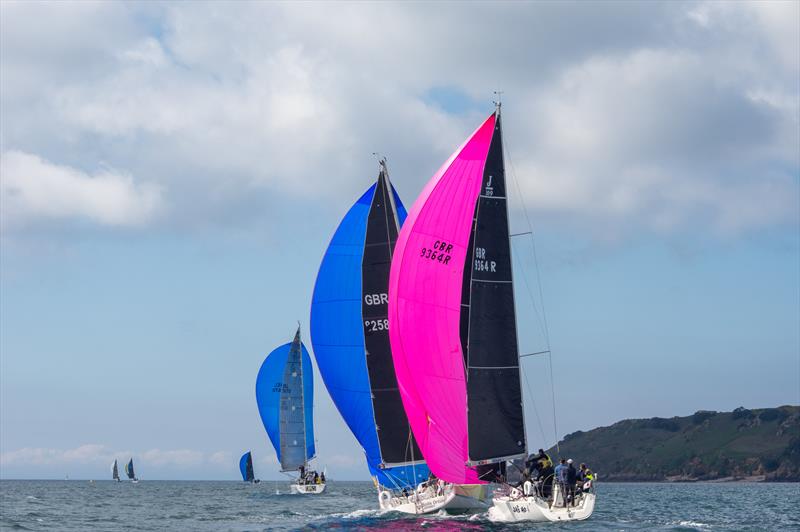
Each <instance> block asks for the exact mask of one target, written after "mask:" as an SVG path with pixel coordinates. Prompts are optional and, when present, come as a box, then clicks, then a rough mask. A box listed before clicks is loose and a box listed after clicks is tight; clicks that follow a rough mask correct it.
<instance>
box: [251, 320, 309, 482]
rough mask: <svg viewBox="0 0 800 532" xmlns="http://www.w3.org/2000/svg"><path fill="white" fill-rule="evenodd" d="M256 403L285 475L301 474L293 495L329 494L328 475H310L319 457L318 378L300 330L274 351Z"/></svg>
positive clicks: (263, 368) (264, 366) (260, 377)
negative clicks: (316, 428)
mask: <svg viewBox="0 0 800 532" xmlns="http://www.w3.org/2000/svg"><path fill="white" fill-rule="evenodd" d="M256 402H257V403H258V412H259V414H260V415H261V421H262V422H263V423H264V428H265V429H266V431H267V434H268V435H269V439H270V442H272V446H273V447H274V448H275V452H276V453H277V455H278V460H279V461H280V463H281V472H282V473H286V472H295V471H296V472H298V477H297V479H296V481H295V482H294V483H293V484H292V485H291V490H292V493H299V494H318V493H322V492H323V491H325V474H324V473H322V474H319V473H317V472H316V471H313V470H311V471H309V469H308V463H309V461H311V460H312V459H313V458H314V456H315V454H316V448H315V444H314V424H313V408H314V407H313V405H314V374H313V369H312V366H311V358H310V357H309V355H308V351H307V350H306V346H305V345H303V343H302V342H301V341H300V327H299V326H298V327H297V332H296V333H295V335H294V340H293V341H292V342H290V343H287V344H283V345H282V346H280V347H278V348H277V349H275V350H274V351H272V352H271V353H270V354H269V355H268V356H267V358H266V359H265V360H264V363H263V364H262V365H261V369H260V370H259V372H258V377H257V378H256Z"/></svg>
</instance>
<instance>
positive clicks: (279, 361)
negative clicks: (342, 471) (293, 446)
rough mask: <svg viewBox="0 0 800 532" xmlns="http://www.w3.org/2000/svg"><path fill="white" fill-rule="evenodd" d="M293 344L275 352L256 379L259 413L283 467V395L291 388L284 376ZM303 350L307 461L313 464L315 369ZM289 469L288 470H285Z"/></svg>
mask: <svg viewBox="0 0 800 532" xmlns="http://www.w3.org/2000/svg"><path fill="white" fill-rule="evenodd" d="M291 347H292V342H289V343H286V344H283V345H282V346H280V347H278V348H277V349H275V350H274V351H272V352H271V353H270V354H269V355H267V358H266V359H265V360H264V363H263V364H261V369H260V370H259V371H258V377H256V402H257V403H258V413H259V414H261V421H262V423H264V428H265V429H266V430H267V434H268V435H269V439H270V442H271V443H272V446H273V447H274V448H275V453H277V455H278V461H280V462H281V464H282V465H283V463H284V460H283V457H282V453H281V434H280V431H281V419H280V411H281V410H280V408H281V395H282V393H284V392H286V393H288V391H289V390H288V386H287V385H286V383H284V381H283V379H284V373H285V370H286V361H287V359H288V358H289V352H290V350H291ZM301 347H302V361H303V362H302V364H303V410H304V412H305V427H306V428H305V433H306V438H305V440H306V449H305V450H306V461H308V460H311V459H312V458H313V457H314V455H315V454H316V449H315V447H314V424H313V410H314V372H313V369H312V366H311V357H310V356H309V355H308V350H307V349H306V346H305V345H304V344H301ZM284 469H287V468H284Z"/></svg>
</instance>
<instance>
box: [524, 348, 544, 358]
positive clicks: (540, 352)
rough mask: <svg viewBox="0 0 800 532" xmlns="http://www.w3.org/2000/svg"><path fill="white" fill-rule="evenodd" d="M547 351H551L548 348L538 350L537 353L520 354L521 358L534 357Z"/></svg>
mask: <svg viewBox="0 0 800 532" xmlns="http://www.w3.org/2000/svg"><path fill="white" fill-rule="evenodd" d="M545 353H550V350H549V349H548V350H547V351H536V352H535V353H525V354H524V355H520V356H519V358H524V357H532V356H535V355H544V354H545Z"/></svg>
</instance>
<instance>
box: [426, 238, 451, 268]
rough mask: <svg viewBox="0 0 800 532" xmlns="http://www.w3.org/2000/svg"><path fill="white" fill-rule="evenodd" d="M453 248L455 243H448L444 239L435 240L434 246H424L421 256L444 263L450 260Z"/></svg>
mask: <svg viewBox="0 0 800 532" xmlns="http://www.w3.org/2000/svg"><path fill="white" fill-rule="evenodd" d="M452 249H453V244H448V243H447V242H444V241H442V240H437V241H436V242H434V244H433V247H424V248H422V249H421V250H420V254H419V256H420V257H425V258H426V259H430V260H435V261H437V262H440V263H442V264H447V263H448V262H450V258H451V257H450V251H452Z"/></svg>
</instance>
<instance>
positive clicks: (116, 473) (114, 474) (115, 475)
mask: <svg viewBox="0 0 800 532" xmlns="http://www.w3.org/2000/svg"><path fill="white" fill-rule="evenodd" d="M111 479H112V480H116V481H117V482H122V480H120V478H119V467H117V461H116V459H115V460H114V463H113V464H111Z"/></svg>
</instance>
